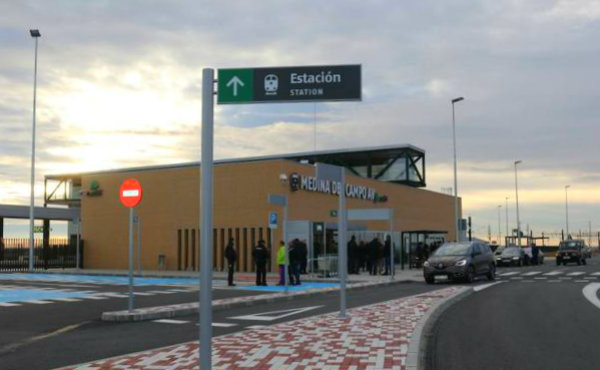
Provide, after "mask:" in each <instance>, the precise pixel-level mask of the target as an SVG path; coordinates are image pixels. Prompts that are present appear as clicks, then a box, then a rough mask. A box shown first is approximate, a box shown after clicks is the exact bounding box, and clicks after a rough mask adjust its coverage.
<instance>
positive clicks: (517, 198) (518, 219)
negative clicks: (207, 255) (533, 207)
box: [515, 160, 523, 247]
mask: <svg viewBox="0 0 600 370" xmlns="http://www.w3.org/2000/svg"><path fill="white" fill-rule="evenodd" d="M521 162H523V161H521V160H518V161H515V196H516V202H517V244H518V246H519V247H521V219H520V218H519V184H518V181H517V165H518V164H519V163H521Z"/></svg>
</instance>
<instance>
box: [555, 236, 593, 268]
mask: <svg viewBox="0 0 600 370" xmlns="http://www.w3.org/2000/svg"><path fill="white" fill-rule="evenodd" d="M586 258H587V255H586V251H585V243H584V241H583V240H563V241H561V242H560V243H559V244H558V252H557V253H556V266H558V265H560V264H561V263H562V264H563V265H565V266H566V265H567V263H569V262H575V263H577V264H578V265H581V264H582V263H583V264H584V265H585V264H586Z"/></svg>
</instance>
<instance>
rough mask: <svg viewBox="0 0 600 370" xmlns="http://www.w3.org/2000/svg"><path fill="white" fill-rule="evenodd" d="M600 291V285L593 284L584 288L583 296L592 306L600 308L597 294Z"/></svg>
mask: <svg viewBox="0 0 600 370" xmlns="http://www.w3.org/2000/svg"><path fill="white" fill-rule="evenodd" d="M598 289H600V283H591V284H588V285H586V286H585V287H583V291H582V292H583V296H584V297H585V298H586V299H587V300H588V301H590V303H591V304H593V305H594V306H596V307H598V308H600V299H598V294H597V293H596V292H597V291H598Z"/></svg>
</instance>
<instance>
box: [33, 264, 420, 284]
mask: <svg viewBox="0 0 600 370" xmlns="http://www.w3.org/2000/svg"><path fill="white" fill-rule="evenodd" d="M395 271H396V275H395V276H394V280H397V281H423V272H422V270H421V269H412V270H408V269H406V270H401V269H400V266H396V270H395ZM43 273H49V274H73V275H110V276H127V275H128V271H127V270H108V269H107V270H102V269H80V270H77V269H74V268H73V269H60V270H46V271H43ZM134 274H135V276H136V277H138V276H141V277H156V278H193V279H197V278H198V276H199V274H200V273H199V272H198V271H159V270H143V271H142V274H141V275H138V274H137V270H135V271H134ZM213 279H214V280H227V271H213ZM255 279H256V275H255V274H254V273H252V272H237V273H236V274H235V280H236V281H245V282H253V281H255ZM301 279H302V280H303V281H316V282H332V283H334V282H338V281H339V279H338V278H337V277H330V278H325V277H319V276H318V275H317V274H313V275H311V274H306V275H302V276H301ZM278 280H279V278H278V275H277V273H274V272H270V273H267V281H268V282H270V283H276V282H277V281H278ZM389 280H390V277H389V276H385V275H376V276H371V275H369V274H367V273H364V272H363V273H361V274H359V275H354V274H349V275H348V281H349V282H384V281H389Z"/></svg>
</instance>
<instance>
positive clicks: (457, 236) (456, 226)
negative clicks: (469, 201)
mask: <svg viewBox="0 0 600 370" xmlns="http://www.w3.org/2000/svg"><path fill="white" fill-rule="evenodd" d="M452 143H453V147H454V232H455V233H456V237H455V239H456V241H457V242H458V241H460V235H459V230H458V180H457V175H456V124H455V120H454V103H452Z"/></svg>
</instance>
